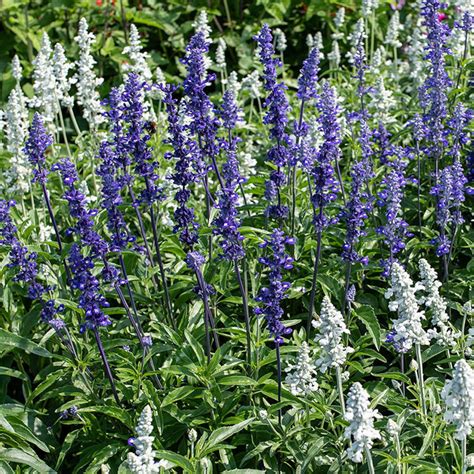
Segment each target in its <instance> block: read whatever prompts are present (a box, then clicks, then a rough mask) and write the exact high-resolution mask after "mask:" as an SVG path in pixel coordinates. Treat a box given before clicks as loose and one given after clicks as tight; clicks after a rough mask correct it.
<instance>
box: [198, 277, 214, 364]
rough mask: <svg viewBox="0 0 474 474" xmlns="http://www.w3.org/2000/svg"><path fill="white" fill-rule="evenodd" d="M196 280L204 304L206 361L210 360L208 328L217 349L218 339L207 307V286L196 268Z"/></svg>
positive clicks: (209, 309)
mask: <svg viewBox="0 0 474 474" xmlns="http://www.w3.org/2000/svg"><path fill="white" fill-rule="evenodd" d="M195 273H196V278H197V281H198V285H199V288H200V290H201V297H202V302H203V304H204V328H205V332H206V355H207V360H208V361H210V360H211V337H210V328H212V334H213V338H214V344H215V346H216V347H219V338H218V336H217V332H216V329H215V322H214V318H213V317H212V313H211V308H210V306H209V295H208V291H207V285H206V282H205V280H204V276H203V274H202V272H201V270H199V269H198V268H196V269H195Z"/></svg>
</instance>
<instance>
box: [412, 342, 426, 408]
mask: <svg viewBox="0 0 474 474" xmlns="http://www.w3.org/2000/svg"><path fill="white" fill-rule="evenodd" d="M415 351H416V361H417V362H418V369H417V370H418V384H419V386H420V398H421V408H422V413H423V416H426V400H425V383H424V379H423V358H422V356H421V347H420V344H415Z"/></svg>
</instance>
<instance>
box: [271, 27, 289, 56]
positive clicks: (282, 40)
mask: <svg viewBox="0 0 474 474" xmlns="http://www.w3.org/2000/svg"><path fill="white" fill-rule="evenodd" d="M273 36H274V38H275V49H276V50H277V51H279V52H280V53H283V51H285V50H286V47H287V42H286V35H285V33H283V31H282V30H281V29H280V28H275V30H274V32H273Z"/></svg>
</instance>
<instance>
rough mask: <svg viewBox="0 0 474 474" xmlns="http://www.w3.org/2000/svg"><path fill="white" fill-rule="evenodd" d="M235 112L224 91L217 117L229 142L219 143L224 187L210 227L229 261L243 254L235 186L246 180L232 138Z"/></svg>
mask: <svg viewBox="0 0 474 474" xmlns="http://www.w3.org/2000/svg"><path fill="white" fill-rule="evenodd" d="M238 112H239V109H238V107H237V104H236V103H235V98H234V94H233V93H232V92H231V91H226V92H225V93H224V97H223V104H222V110H221V111H220V112H219V115H220V116H221V117H222V121H223V125H224V127H225V128H226V130H227V135H228V137H229V139H228V140H223V141H222V143H221V146H222V149H223V150H224V152H225V153H226V155H227V160H226V162H225V164H224V165H223V167H222V178H223V183H222V184H223V188H222V189H220V190H219V192H218V202H217V204H216V207H217V209H218V210H219V213H218V215H217V217H216V218H215V219H214V221H213V222H212V224H213V225H214V229H213V233H214V234H215V235H220V236H221V237H222V238H221V240H220V241H219V244H220V246H221V248H222V252H223V253H222V257H223V258H225V259H226V260H230V261H236V260H239V259H241V258H243V257H244V255H245V251H244V249H243V247H242V241H243V240H244V238H243V236H242V235H241V234H240V232H239V227H240V221H239V219H238V214H239V213H238V210H237V204H238V200H239V195H238V194H237V192H236V189H237V186H239V184H241V183H243V182H244V181H245V180H244V178H243V177H242V176H241V174H240V171H239V162H238V160H237V156H236V142H237V139H236V138H232V129H233V128H234V127H235V124H236V123H237V121H238ZM229 140H230V141H229Z"/></svg>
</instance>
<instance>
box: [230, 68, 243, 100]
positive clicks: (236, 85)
mask: <svg viewBox="0 0 474 474" xmlns="http://www.w3.org/2000/svg"><path fill="white" fill-rule="evenodd" d="M226 84H227V90H229V91H232V92H233V93H234V96H235V97H237V96H238V95H239V92H240V89H242V84H241V82H240V81H239V78H238V76H237V73H236V72H235V71H232V72H231V73H230V74H229V77H228V78H227V81H226Z"/></svg>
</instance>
